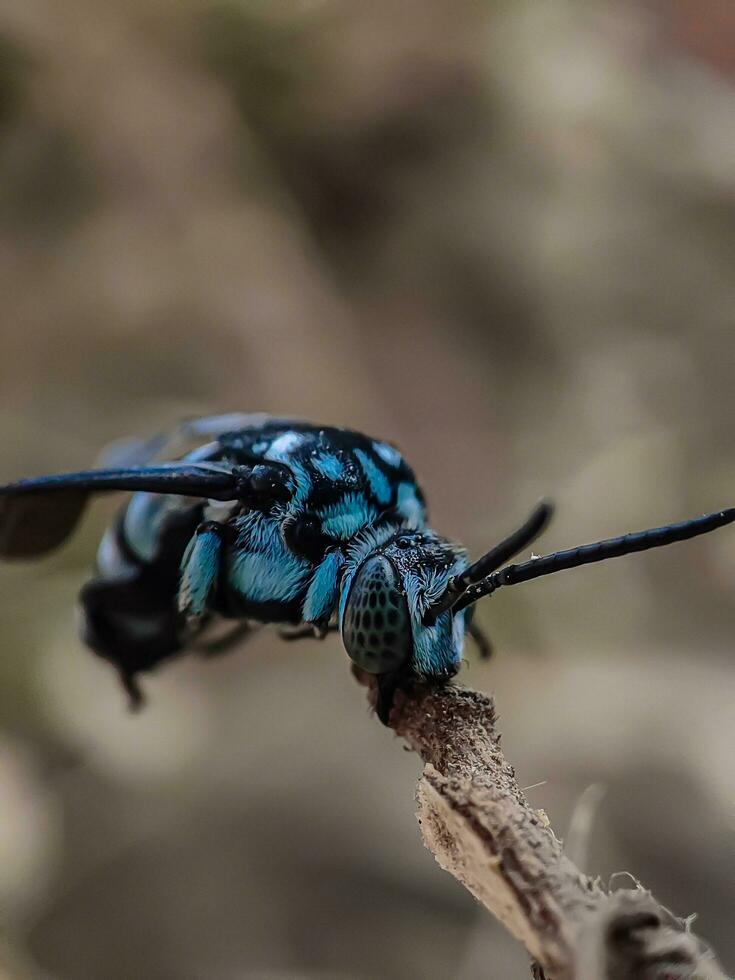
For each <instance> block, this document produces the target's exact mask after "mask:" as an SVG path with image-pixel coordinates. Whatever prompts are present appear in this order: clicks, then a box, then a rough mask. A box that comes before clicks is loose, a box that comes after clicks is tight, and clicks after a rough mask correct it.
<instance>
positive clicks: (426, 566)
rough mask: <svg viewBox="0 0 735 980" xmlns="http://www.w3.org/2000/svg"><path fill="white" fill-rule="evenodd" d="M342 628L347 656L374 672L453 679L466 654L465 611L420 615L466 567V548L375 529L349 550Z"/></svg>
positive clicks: (428, 535) (425, 535)
mask: <svg viewBox="0 0 735 980" xmlns="http://www.w3.org/2000/svg"><path fill="white" fill-rule="evenodd" d="M350 557H351V561H350V562H349V564H348V569H347V573H346V575H345V578H344V580H343V585H342V611H341V618H340V626H341V631H342V641H343V643H344V646H345V649H346V650H347V653H348V655H349V657H350V659H351V660H352V661H353V662H354V663H355V664H357V666H359V667H360V668H362V669H363V670H365V671H367V672H368V673H371V674H379V675H386V674H390V675H400V676H401V677H402V678H404V679H410V678H411V677H416V678H427V677H431V678H437V677H448V676H451V675H452V674H453V673H454V672H455V671H456V669H457V665H458V664H459V661H460V659H461V653H462V644H463V638H464V615H463V614H461V613H460V614H459V615H453V614H452V613H449V612H447V613H445V614H443V615H441V616H440V617H438V618H437V620H436V622H434V623H432V624H431V625H426V624H425V623H424V622H423V616H424V613H425V611H426V609H428V608H429V606H430V605H431V604H432V602H435V601H436V598H437V596H439V595H441V594H442V592H443V591H444V589H445V588H446V586H447V582H448V580H449V578H450V576H452V575H455V574H457V573H458V572H460V571H461V570H463V569H464V568H465V567H466V564H467V562H466V558H465V555H464V552H463V551H462V550H461V549H459V548H457V547H456V546H454V545H453V544H452V543H451V542H449V541H447V540H446V539H445V538H440V537H439V536H438V535H436V534H434V532H432V531H409V532H406V531H403V532H401V531H397V530H396V529H395V528H393V529H392V530H389V531H383V532H382V535H381V532H379V531H372V532H370V533H369V534H368V535H366V536H365V537H364V538H363V539H362V540H361V541H359V542H357V543H356V545H355V546H354V547H353V548H352V549H351V556H350Z"/></svg>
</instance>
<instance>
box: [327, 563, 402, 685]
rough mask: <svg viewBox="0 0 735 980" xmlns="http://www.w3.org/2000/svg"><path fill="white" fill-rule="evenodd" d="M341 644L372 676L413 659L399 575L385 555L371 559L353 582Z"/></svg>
mask: <svg viewBox="0 0 735 980" xmlns="http://www.w3.org/2000/svg"><path fill="white" fill-rule="evenodd" d="M342 642H343V643H344V645H345V649H346V650H347V654H348V656H349V657H350V660H352V661H353V662H354V663H356V664H357V666H358V667H361V668H362V669H363V670H366V671H367V672H368V673H370V674H383V673H386V672H387V671H391V670H396V669H397V668H398V667H400V666H401V664H402V663H403V662H404V661H405V660H407V659H408V658H409V657H410V656H411V649H412V645H413V636H412V633H411V619H410V616H409V612H408V605H407V603H406V599H405V596H403V595H402V594H401V591H400V587H399V578H398V573H397V572H396V570H395V568H394V567H393V565H392V564H391V563H390V561H388V559H387V558H385V557H384V556H383V555H377V556H375V557H374V558H369V559H368V560H367V561H366V562H365V564H364V565H363V566H362V568H361V569H360V570H359V571H358V573H357V576H356V578H355V581H354V582H353V583H352V588H351V589H350V592H349V595H348V597H347V604H346V606H345V612H344V618H343V621H342Z"/></svg>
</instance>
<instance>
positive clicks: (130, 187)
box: [0, 0, 735, 980]
mask: <svg viewBox="0 0 735 980" xmlns="http://www.w3.org/2000/svg"><path fill="white" fill-rule="evenodd" d="M703 25H707V29H706V30H705V29H704V27H703ZM734 52H735V27H734V26H733V23H732V18H731V17H729V16H728V13H727V9H726V5H724V6H723V5H721V4H718V2H717V0H707V2H706V3H702V4H698V3H695V2H694V0H678V2H677V3H676V4H672V5H663V4H657V3H655V2H650V3H643V2H640V3H629V4H616V3H613V2H612V0H608V2H596V3H591V4H590V3H586V4H581V3H579V4H577V3H574V2H572V3H566V2H562V0H552V2H550V3H546V4H535V3H531V2H530V0H529V2H524V0H521V2H518V0H515V2H513V3H491V2H487V3H483V4H480V3H474V2H469V0H466V2H465V0H462V2H459V3H457V2H456V0H454V2H452V0H424V2H422V3H417V2H401V3H394V2H388V0H380V2H377V3H371V4H360V3H357V2H337V0H321V2H319V0H302V2H287V0H281V2H278V3H270V4H265V3H260V2H255V0H250V2H246V0H241V2H239V3H229V4H225V3H218V2H215V0H199V2H196V0H190V2H177V3H173V2H170V0H145V2H144V0H136V2H123V0H67V2H66V3H65V4H62V5H59V4H56V3H53V2H51V0H23V2H22V3H19V2H17V0H0V288H1V290H2V296H3V299H4V310H3V318H2V323H1V325H0V330H1V331H2V349H3V356H2V358H0V444H1V445H2V452H1V453H0V478H1V479H11V478H15V477H17V476H19V475H30V474H33V473H41V472H44V471H50V470H55V469H72V468H75V467H81V466H84V465H87V464H89V463H90V462H91V461H92V460H93V459H94V457H95V455H96V453H97V452H98V450H99V448H100V447H101V446H102V445H103V444H104V443H105V442H108V441H110V440H112V439H114V438H117V437H119V436H121V435H125V434H127V433H131V432H134V433H137V434H140V435H146V434H149V433H152V432H154V431H156V430H157V429H159V428H160V427H161V426H165V425H168V424H170V423H171V422H172V421H174V420H175V419H176V418H178V417H179V416H180V415H182V414H188V413H192V412H199V411H201V412H209V411H218V410H222V409H225V410H227V409H243V410H267V411H273V412H279V413H288V414H294V415H297V416H304V417H307V418H311V419H314V420H317V421H329V422H339V423H346V424H350V425H353V426H355V427H359V428H364V429H366V430H368V431H370V432H374V433H376V434H379V435H381V436H383V437H385V438H389V439H393V440H395V441H397V442H398V443H399V444H400V445H401V446H402V447H403V449H404V450H405V451H406V453H407V455H408V456H409V458H410V460H411V462H412V463H413V465H414V466H415V468H416V469H417V471H418V472H419V474H420V476H421V478H422V482H423V484H424V487H425V489H426V491H427V494H428V497H429V501H430V504H431V510H432V520H433V522H434V523H435V525H436V526H437V527H438V528H439V529H441V530H442V531H444V532H445V533H448V534H452V535H455V536H457V537H458V538H460V539H461V540H463V541H464V542H465V543H466V544H467V545H468V546H469V547H470V548H471V549H472V550H473V551H474V552H475V553H477V552H479V551H480V549H482V548H484V547H487V546H489V545H490V544H492V543H493V542H494V541H495V540H496V539H497V537H498V535H500V534H502V533H503V532H504V531H506V530H507V529H508V528H509V527H510V526H511V525H512V524H513V523H514V522H515V521H517V520H518V518H519V517H521V516H523V515H524V514H525V512H526V510H527V508H528V506H529V505H530V504H531V503H533V502H534V501H535V499H537V498H538V497H539V496H540V495H541V494H546V495H549V496H552V497H553V498H555V499H556V501H557V504H558V517H557V520H556V522H555V524H554V526H553V527H552V529H551V530H550V531H549V532H548V533H547V535H546V538H545V540H544V544H543V547H544V550H551V549H552V548H556V547H565V546H570V545H572V544H576V543H580V542H583V541H587V540H594V539H596V538H598V537H604V536H607V535H612V534H616V533H621V532H623V531H626V530H632V529H635V528H640V527H645V526H650V525H655V524H658V523H662V522H665V521H669V520H676V519H679V518H683V517H687V516H694V515H695V514H698V513H702V512H704V511H706V510H713V509H716V508H718V507H722V506H727V505H732V504H733V503H734V502H735V458H734V457H733V435H734V431H733V430H734V426H733V419H734V418H735V385H733V377H734V371H735V341H734V339H733V338H734V336H735V332H734V331H733V309H735V275H734V273H735V249H734V248H733V241H734V240H735V238H734V236H735V101H734V97H733V75H732V65H733V59H734V58H735V54H734ZM114 507H115V504H114V502H111V501H110V502H100V503H99V504H98V505H96V507H95V509H94V512H93V514H92V515H91V516H90V517H89V518H88V519H87V521H86V522H85V524H84V527H83V529H82V531H81V532H80V533H79V534H78V535H77V536H76V538H75V539H74V541H73V543H72V544H71V545H70V546H68V547H67V548H65V549H64V550H63V551H62V552H60V553H59V554H58V555H56V556H54V557H53V558H52V559H50V560H48V561H46V562H43V563H41V564H38V565H34V566H25V565H24V566H15V567H10V568H8V567H3V568H2V569H0V618H1V621H2V627H3V629H2V636H3V642H2V657H0V711H1V712H2V734H1V735H0V919H1V922H0V933H1V934H2V937H3V938H2V946H3V955H2V962H3V964H4V969H5V971H6V974H7V977H8V980H28V978H45V980H49V978H53V980H131V978H138V977H141V978H145V980H243V978H248V980H256V978H257V980H261V978H262V980H266V978H267V980H276V978H277V980H282V978H283V980H285V978H297V977H298V978H309V980H311V978H327V980H333V978H334V980H337V978H339V980H346V978H355V980H357V978H360V980H363V978H404V977H412V978H413V977H419V978H429V980H433V978H437V980H445V978H452V980H475V978H477V980H480V978H482V980H507V978H512V977H513V978H514V977H525V976H526V975H527V968H526V964H525V960H524V957H523V955H522V954H521V953H520V952H519V951H518V950H517V949H516V948H515V946H514V944H513V943H512V942H511V941H510V940H509V939H508V938H507V937H505V936H504V935H503V934H502V932H501V931H500V930H499V928H497V927H495V925H494V924H493V923H492V922H490V921H489V920H487V919H486V918H485V917H484V916H483V915H482V914H481V913H480V912H479V910H477V909H476V908H475V907H474V905H473V903H472V901H471V900H470V899H469V897H468V896H467V895H465V894H464V893H463V892H462V890H461V889H460V888H459V886H458V885H457V884H456V883H455V882H454V881H452V880H451V879H450V878H449V877H448V876H445V875H443V874H442V873H441V872H440V871H439V869H438V868H437V867H435V866H434V864H433V862H432V859H431V857H430V855H428V853H426V852H425V851H423V850H422V847H421V845H420V842H419V835H418V832H417V828H416V827H415V824H414V819H413V815H412V807H413V801H412V795H413V786H414V777H415V775H416V773H417V762H416V760H415V759H414V758H412V757H411V756H409V755H407V754H405V753H403V752H402V751H401V749H400V747H399V745H398V744H397V743H396V742H395V741H394V740H393V739H392V736H391V735H390V734H389V733H388V732H387V731H385V730H382V729H381V727H380V726H379V725H378V724H377V723H376V721H375V720H374V719H371V718H370V717H369V716H368V713H367V710H366V706H365V703H364V697H363V693H362V691H360V690H359V689H358V688H357V686H356V685H355V684H354V683H353V682H352V681H351V679H350V677H349V673H348V670H347V666H346V662H345V656H344V654H343V652H342V651H341V649H340V647H339V644H338V642H336V641H334V640H330V641H328V642H326V643H324V644H316V643H304V644H302V645H297V646H285V645H283V646H282V645H279V644H278V642H277V641H276V640H275V638H274V637H273V636H271V635H270V634H269V633H263V634H262V635H260V636H258V637H257V638H256V639H255V640H254V641H252V642H251V643H250V644H248V645H247V646H246V647H244V648H243V649H242V650H241V651H238V652H237V653H236V654H234V655H232V656H231V657H228V658H223V659H220V660H217V661H215V662H211V663H202V662H199V661H196V660H194V659H190V660H187V661H182V662H180V663H177V664H175V665H172V666H170V667H169V668H167V669H164V670H162V671H160V672H159V673H158V674H157V675H156V676H155V677H153V678H151V679H150V681H149V682H148V684H147V690H148V692H149V694H150V706H149V708H148V710H147V711H146V712H145V713H144V714H143V715H141V716H140V717H135V718H133V717H130V716H129V715H128V714H127V712H126V710H125V706H124V700H123V697H122V694H121V692H120V691H119V690H118V688H117V685H116V682H115V679H114V677H113V676H112V672H111V671H110V670H109V669H108V668H107V667H106V666H105V665H104V664H102V663H101V662H99V661H97V660H95V659H94V658H93V657H92V656H90V655H88V654H87V653H86V652H85V651H83V649H82V648H81V646H80V644H79V642H78V640H77V639H76V634H75V627H74V615H73V604H74V597H75V594H76V592H77V590H78V588H79V586H80V584H81V583H82V581H83V580H84V578H85V575H86V574H87V571H88V568H89V565H90V562H91V559H92V556H93V552H94V547H95V542H96V540H97V539H98V538H99V535H100V533H101V531H102V529H103V527H104V525H105V522H106V520H108V519H109V517H110V516H111V514H112V513H114ZM734 581H735V534H733V532H732V531H730V532H728V531H723V532H720V533H719V534H718V535H713V536H712V537H711V538H705V539H701V540H699V541H695V542H691V543H688V544H685V545H680V546H678V547H676V548H673V549H670V550H665V551H663V552H659V553H655V554H650V555H643V556H637V557H632V558H628V559H622V560H620V561H619V562H613V563H611V564H609V565H605V566H600V567H596V568H590V569H584V570H579V571H576V572H569V573H566V574H564V575H559V576H558V577H556V578H552V579H549V580H544V581H543V582H538V583H534V584H529V585H528V586H527V587H524V588H521V589H518V590H517V591H516V590H509V592H508V594H507V595H498V596H497V597H495V598H493V599H492V600H488V601H487V603H486V604H485V605H484V606H482V607H481V609H480V618H481V621H482V622H483V624H484V625H485V626H486V627H487V629H488V630H489V631H490V632H491V634H492V636H493V638H494V640H495V642H496V645H497V648H498V655H497V657H496V659H495V661H494V662H492V663H491V664H489V665H487V666H485V665H482V666H481V665H479V664H478V662H477V661H476V660H475V659H474V658H473V656H472V652H471V651H470V652H469V653H468V666H467V668H466V670H465V672H464V675H463V679H464V680H465V681H467V682H468V683H472V684H474V685H477V686H480V687H482V688H485V689H491V688H492V689H493V690H494V691H495V693H496V696H497V699H498V703H499V707H500V709H501V713H502V721H503V730H504V732H505V735H504V739H505V741H504V744H505V747H506V751H507V754H508V755H509V757H510V758H511V759H513V760H514V762H515V763H516V764H517V768H518V772H519V775H520V778H521V783H522V785H531V784H536V783H541V784H542V785H539V786H537V787H536V788H534V789H532V790H530V791H529V792H530V794H531V795H532V798H533V800H534V802H536V803H537V805H538V806H541V807H544V808H545V809H546V810H547V811H548V813H549V815H550V817H551V819H552V821H553V823H554V824H555V826H556V828H557V830H558V832H559V833H562V834H563V833H565V831H566V828H567V826H568V824H569V820H570V817H571V814H572V812H573V809H574V805H575V801H576V800H577V799H578V798H579V796H580V794H581V793H582V792H583V790H584V789H585V787H586V786H588V785H589V784H590V783H593V782H602V783H603V784H605V785H606V787H607V791H606V795H605V797H604V799H603V800H602V802H601V804H600V806H599V811H598V816H597V818H596V820H595V823H594V826H593V831H592V837H591V840H590V842H589V868H590V870H593V871H595V872H598V873H600V874H601V875H602V876H603V878H607V876H608V875H610V874H612V873H613V872H615V871H621V870H626V871H631V872H633V873H635V874H636V875H637V876H639V877H640V878H641V879H642V880H643V881H644V882H645V883H646V884H647V885H649V886H650V887H651V888H653V889H654V891H655V892H656V893H657V895H658V897H659V898H660V899H661V900H663V901H664V902H666V903H668V904H669V905H670V906H672V907H673V908H674V909H675V910H676V911H678V912H680V913H684V914H688V913H690V912H693V911H696V912H698V913H699V914H700V919H699V923H698V928H699V931H700V932H701V934H703V935H704V936H706V937H707V938H709V939H710V940H711V941H712V942H713V943H714V944H715V945H716V947H717V949H718V951H719V953H720V955H721V957H722V959H723V961H724V963H725V965H726V966H728V967H729V968H730V970H733V969H735V941H734V940H733V935H734V934H733V929H732V910H733V907H734V906H735V902H734V901H733V900H734V899H735V756H734V755H733V752H732V746H733V740H734V738H735V712H734V711H733V699H734V695H735V661H734V658H733V653H734V652H735V651H734V650H733V646H734V644H733V630H734V627H735V600H734V598H733V595H734V590H733V582H734ZM0 975H2V974H0ZM2 976H3V980H5V976H4V975H2Z"/></svg>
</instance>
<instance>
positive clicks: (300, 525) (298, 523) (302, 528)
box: [283, 515, 330, 562]
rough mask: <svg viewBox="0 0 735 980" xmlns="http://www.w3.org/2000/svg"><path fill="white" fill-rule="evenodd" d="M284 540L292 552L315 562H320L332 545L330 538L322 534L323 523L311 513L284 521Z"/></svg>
mask: <svg viewBox="0 0 735 980" xmlns="http://www.w3.org/2000/svg"><path fill="white" fill-rule="evenodd" d="M283 540H284V541H285V543H286V547H287V548H288V550H289V551H290V552H292V554H294V555H298V556H299V557H300V558H306V559H308V560H309V561H313V562H320V561H321V560H322V558H323V557H324V552H325V551H326V550H327V548H328V547H329V545H330V541H329V538H327V537H326V535H324V534H322V526H321V523H320V522H319V521H318V520H317V518H315V517H313V516H311V515H305V516H303V517H297V518H296V519H295V520H290V521H287V522H286V523H284V525H283Z"/></svg>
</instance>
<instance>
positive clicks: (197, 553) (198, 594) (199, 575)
mask: <svg viewBox="0 0 735 980" xmlns="http://www.w3.org/2000/svg"><path fill="white" fill-rule="evenodd" d="M224 536H225V525H223V524H218V523H217V522H216V521H205V522H204V523H203V524H200V525H199V527H198V528H197V529H196V531H195V532H194V536H193V537H192V539H191V541H190V542H189V544H188V545H187V548H186V551H185V552H184V557H183V558H182V560H181V580H180V582H179V591H178V605H179V612H180V613H182V615H183V616H184V617H185V619H186V623H187V625H188V626H198V625H199V623H200V622H201V620H202V618H203V617H204V616H205V615H206V613H207V612H208V611H209V603H210V599H211V597H212V595H213V594H214V592H215V590H216V588H217V583H218V581H219V574H220V565H221V558H222V546H223V543H224Z"/></svg>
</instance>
